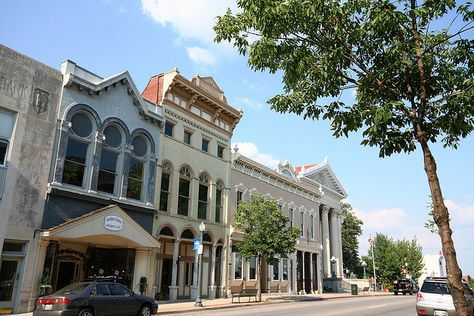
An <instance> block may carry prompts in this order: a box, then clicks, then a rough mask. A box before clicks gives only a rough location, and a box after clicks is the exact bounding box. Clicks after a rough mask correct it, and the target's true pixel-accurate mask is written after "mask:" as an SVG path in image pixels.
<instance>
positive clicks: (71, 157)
mask: <svg viewBox="0 0 474 316" xmlns="http://www.w3.org/2000/svg"><path fill="white" fill-rule="evenodd" d="M88 148H89V144H87V143H83V142H80V141H78V140H75V139H72V138H69V140H68V142H67V149H66V157H65V159H64V169H63V179H62V182H63V183H67V184H72V185H77V186H79V187H82V182H83V180H84V172H85V170H86V157H87V150H88Z"/></svg>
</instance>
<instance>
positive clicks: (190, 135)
mask: <svg viewBox="0 0 474 316" xmlns="http://www.w3.org/2000/svg"><path fill="white" fill-rule="evenodd" d="M193 134H194V133H193V132H192V131H190V130H188V129H185V130H184V131H183V143H184V144H186V145H189V146H191V145H192V138H193ZM186 135H189V142H187V141H186Z"/></svg>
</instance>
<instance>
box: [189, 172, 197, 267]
mask: <svg viewBox="0 0 474 316" xmlns="http://www.w3.org/2000/svg"><path fill="white" fill-rule="evenodd" d="M190 186H191V187H190V188H189V194H190V196H189V209H188V216H189V217H193V218H197V217H198V211H197V209H198V196H199V179H194V178H193V179H191V182H190ZM196 253H197V251H196ZM196 267H197V264H196Z"/></svg>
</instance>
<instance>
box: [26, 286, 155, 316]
mask: <svg viewBox="0 0 474 316" xmlns="http://www.w3.org/2000/svg"><path fill="white" fill-rule="evenodd" d="M157 311H158V303H157V302H156V301H155V299H154V298H152V297H149V296H144V295H138V294H135V293H134V292H133V291H131V290H130V289H128V288H127V287H125V286H123V285H122V284H119V283H115V282H97V281H95V282H80V283H73V284H70V285H68V286H66V287H65V288H63V289H61V290H59V291H57V292H55V293H53V294H51V295H48V296H44V297H40V298H38V299H37V300H36V309H35V311H34V312H33V316H53V315H54V316H102V315H114V316H115V315H139V316H150V315H152V314H155V313H156V312H157Z"/></svg>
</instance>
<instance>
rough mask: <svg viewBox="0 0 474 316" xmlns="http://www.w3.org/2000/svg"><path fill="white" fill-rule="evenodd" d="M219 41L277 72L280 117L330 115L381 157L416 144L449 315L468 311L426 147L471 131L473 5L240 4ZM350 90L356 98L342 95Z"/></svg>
mask: <svg viewBox="0 0 474 316" xmlns="http://www.w3.org/2000/svg"><path fill="white" fill-rule="evenodd" d="M237 5H238V7H239V10H238V12H237V13H235V14H233V13H232V12H231V11H230V9H229V10H228V11H227V13H226V14H225V15H223V16H220V17H218V18H217V24H216V26H215V27H214V30H215V31H216V34H217V35H216V41H217V42H220V41H229V42H232V43H233V44H234V46H235V47H236V48H237V50H238V51H239V52H240V53H241V54H248V55H249V59H248V63H249V65H250V67H251V68H252V69H254V70H259V71H264V70H267V71H270V72H271V73H276V72H277V71H281V73H282V76H283V93H282V94H280V95H277V96H275V97H273V98H272V99H270V100H269V103H270V104H271V105H272V108H273V109H275V110H276V111H278V112H282V113H286V112H289V113H296V114H298V115H303V116H304V118H305V119H306V118H307V119H314V120H319V119H327V120H330V121H331V127H332V130H333V131H334V135H335V136H336V137H340V136H346V137H347V136H348V134H349V133H350V132H354V131H358V130H362V137H363V140H362V144H363V145H366V146H367V145H368V146H375V147H378V148H379V149H380V151H379V155H380V157H385V156H390V155H392V154H394V153H401V152H406V153H409V152H413V151H415V150H416V149H417V147H418V148H419V149H421V153H422V156H423V166H424V169H425V172H426V176H427V180H428V185H429V188H430V194H431V197H432V202H433V220H434V222H435V223H436V225H437V227H438V233H439V235H440V237H441V244H442V249H443V255H444V256H445V258H446V269H447V275H448V285H449V287H450V289H451V294H452V296H453V301H454V305H455V307H456V311H457V313H458V315H460V316H467V315H468V313H469V307H468V304H467V300H466V298H465V297H464V289H463V286H462V283H461V277H462V272H461V269H460V268H459V265H458V262H457V259H456V251H455V248H454V243H453V240H452V230H451V227H450V223H449V212H448V209H447V208H446V205H445V203H444V199H443V194H442V191H441V185H440V181H439V178H438V175H437V169H436V168H437V167H436V161H435V158H434V156H433V154H432V151H431V148H430V146H431V145H432V144H433V143H435V142H437V141H441V142H442V144H443V145H444V146H448V147H453V148H457V146H458V144H459V141H460V140H461V139H462V138H465V137H467V136H468V135H469V134H470V133H471V132H472V131H473V129H474V40H473V39H472V30H473V29H474V10H473V8H472V4H471V3H470V2H461V3H456V1H454V0H436V1H435V0H380V1H373V0H332V1H326V0H285V1H281V0H258V1H254V0H238V1H237ZM351 89H352V91H354V92H355V100H350V101H349V102H347V101H344V100H345V98H343V97H342V96H343V93H344V92H345V91H347V90H349V92H350V90H351Z"/></svg>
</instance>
